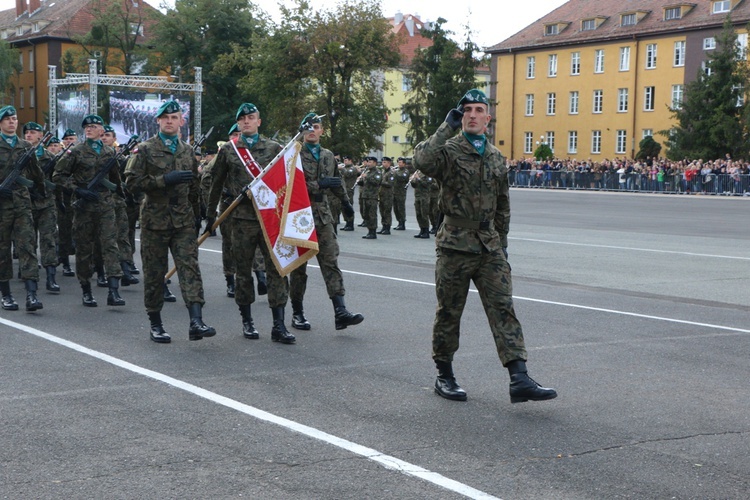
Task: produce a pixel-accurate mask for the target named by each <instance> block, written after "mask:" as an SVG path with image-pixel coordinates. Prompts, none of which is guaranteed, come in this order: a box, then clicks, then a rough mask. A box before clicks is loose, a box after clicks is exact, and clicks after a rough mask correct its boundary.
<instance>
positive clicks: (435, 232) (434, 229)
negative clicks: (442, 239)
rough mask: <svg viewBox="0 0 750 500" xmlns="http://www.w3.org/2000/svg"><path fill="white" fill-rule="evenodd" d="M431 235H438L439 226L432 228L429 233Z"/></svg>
mask: <svg viewBox="0 0 750 500" xmlns="http://www.w3.org/2000/svg"><path fill="white" fill-rule="evenodd" d="M429 233H430V234H437V226H432V229H430V231H429Z"/></svg>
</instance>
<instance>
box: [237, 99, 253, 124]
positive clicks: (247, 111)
mask: <svg viewBox="0 0 750 500" xmlns="http://www.w3.org/2000/svg"><path fill="white" fill-rule="evenodd" d="M257 112H258V108H256V107H255V104H253V103H251V102H244V103H242V104H241V105H240V107H239V108H237V114H236V115H235V117H234V119H235V121H237V120H239V119H240V117H243V116H245V115H252V114H253V113H257Z"/></svg>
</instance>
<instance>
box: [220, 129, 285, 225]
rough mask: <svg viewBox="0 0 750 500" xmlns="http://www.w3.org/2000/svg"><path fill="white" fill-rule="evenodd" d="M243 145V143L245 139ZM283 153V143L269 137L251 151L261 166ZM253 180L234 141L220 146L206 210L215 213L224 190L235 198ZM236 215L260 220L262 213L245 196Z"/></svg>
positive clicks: (239, 217)
mask: <svg viewBox="0 0 750 500" xmlns="http://www.w3.org/2000/svg"><path fill="white" fill-rule="evenodd" d="M240 144H243V143H242V142H241V140H240ZM280 152H281V146H280V145H279V143H277V142H274V141H272V140H270V139H266V138H265V137H260V139H259V140H258V142H257V143H255V145H253V147H252V148H251V149H250V154H252V155H253V158H254V159H255V161H256V162H258V164H259V165H260V166H261V168H265V167H266V166H267V165H268V164H269V163H270V162H271V160H273V159H274V158H276V155H278V154H279V153H280ZM250 181H252V178H251V177H250V174H248V173H247V170H246V169H245V166H244V165H243V163H242V160H241V159H240V157H239V156H237V153H236V152H235V151H234V147H233V146H232V142H231V141H229V142H227V143H226V144H224V145H223V146H222V147H221V149H219V153H218V154H217V155H216V158H215V161H214V165H213V167H212V168H211V189H210V190H209V194H208V204H207V205H206V213H208V214H211V215H213V214H214V213H215V212H216V206H217V205H218V204H219V199H220V198H221V197H222V191H223V190H224V189H225V188H226V190H227V191H228V192H229V193H231V195H232V197H233V198H234V197H237V196H238V195H239V194H240V193H241V192H242V190H243V189H244V188H245V186H247V185H248V184H250ZM232 218H234V219H250V220H258V214H257V213H256V212H255V207H254V206H253V203H252V201H251V200H250V198H247V197H246V198H245V199H243V200H242V203H240V204H239V206H237V208H235V209H234V211H232Z"/></svg>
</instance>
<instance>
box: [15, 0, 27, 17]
mask: <svg viewBox="0 0 750 500" xmlns="http://www.w3.org/2000/svg"><path fill="white" fill-rule="evenodd" d="M24 12H26V0H16V17H21V16H22V15H23V14H24Z"/></svg>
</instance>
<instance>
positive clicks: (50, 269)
mask: <svg viewBox="0 0 750 500" xmlns="http://www.w3.org/2000/svg"><path fill="white" fill-rule="evenodd" d="M45 269H46V270H47V290H49V291H50V292H59V291H60V285H58V284H57V283H56V282H55V275H56V274H57V266H47V267H46V268H45Z"/></svg>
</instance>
